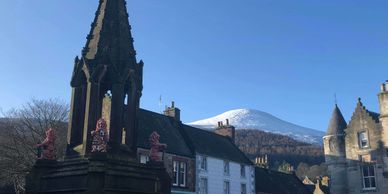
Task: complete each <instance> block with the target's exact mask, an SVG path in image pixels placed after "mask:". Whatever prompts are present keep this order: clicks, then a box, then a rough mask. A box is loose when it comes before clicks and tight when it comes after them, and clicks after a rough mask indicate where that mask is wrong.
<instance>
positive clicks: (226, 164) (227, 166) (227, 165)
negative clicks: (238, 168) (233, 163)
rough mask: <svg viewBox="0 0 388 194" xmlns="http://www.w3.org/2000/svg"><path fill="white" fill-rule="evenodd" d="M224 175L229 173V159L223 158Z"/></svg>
mask: <svg viewBox="0 0 388 194" xmlns="http://www.w3.org/2000/svg"><path fill="white" fill-rule="evenodd" d="M224 175H225V176H229V175H230V163H229V161H226V160H224Z"/></svg>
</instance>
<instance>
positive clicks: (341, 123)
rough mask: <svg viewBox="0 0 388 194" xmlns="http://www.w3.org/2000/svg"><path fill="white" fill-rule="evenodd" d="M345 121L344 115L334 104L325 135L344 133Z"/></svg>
mask: <svg viewBox="0 0 388 194" xmlns="http://www.w3.org/2000/svg"><path fill="white" fill-rule="evenodd" d="M346 126H347V123H346V121H345V119H344V116H343V115H342V113H341V110H340V109H339V108H338V106H337V104H336V105H335V108H334V111H333V114H332V116H331V120H330V124H329V127H328V129H327V133H326V134H327V135H337V134H344V130H345V129H346Z"/></svg>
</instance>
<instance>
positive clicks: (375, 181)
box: [361, 165, 377, 191]
mask: <svg viewBox="0 0 388 194" xmlns="http://www.w3.org/2000/svg"><path fill="white" fill-rule="evenodd" d="M365 168H367V172H368V175H365V173H364V169H365ZM371 169H372V170H373V175H370V174H371V173H370V170H371ZM361 178H362V190H364V191H373V190H376V189H377V180H376V179H377V177H376V168H375V165H362V166H361ZM366 180H368V182H369V185H370V186H369V187H366V184H365V183H366ZM372 180H374V187H372Z"/></svg>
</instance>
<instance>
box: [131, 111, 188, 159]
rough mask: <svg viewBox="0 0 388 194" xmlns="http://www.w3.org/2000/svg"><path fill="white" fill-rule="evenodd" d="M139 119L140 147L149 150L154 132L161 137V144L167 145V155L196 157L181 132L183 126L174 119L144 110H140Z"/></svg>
mask: <svg viewBox="0 0 388 194" xmlns="http://www.w3.org/2000/svg"><path fill="white" fill-rule="evenodd" d="M138 118H139V130H138V132H137V133H138V134H137V136H138V138H137V146H138V147H141V148H145V149H149V148H150V144H149V140H148V139H149V137H150V135H151V133H152V132H153V131H157V132H158V133H159V135H160V142H161V143H166V144H167V149H166V152H167V153H171V154H176V155H180V156H187V157H194V155H193V152H192V150H190V148H189V147H188V145H187V143H186V142H185V140H184V138H183V136H182V134H181V132H180V130H179V128H180V127H181V125H182V124H180V123H179V122H178V121H176V120H175V119H174V118H171V117H168V116H164V115H162V114H158V113H154V112H151V111H148V110H144V109H140V111H139V115H138Z"/></svg>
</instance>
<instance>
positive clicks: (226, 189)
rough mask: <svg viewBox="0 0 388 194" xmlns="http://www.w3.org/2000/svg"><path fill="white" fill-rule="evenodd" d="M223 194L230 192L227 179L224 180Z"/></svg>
mask: <svg viewBox="0 0 388 194" xmlns="http://www.w3.org/2000/svg"><path fill="white" fill-rule="evenodd" d="M223 190H224V192H223V193H224V194H230V182H229V181H227V180H224V189H223Z"/></svg>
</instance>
